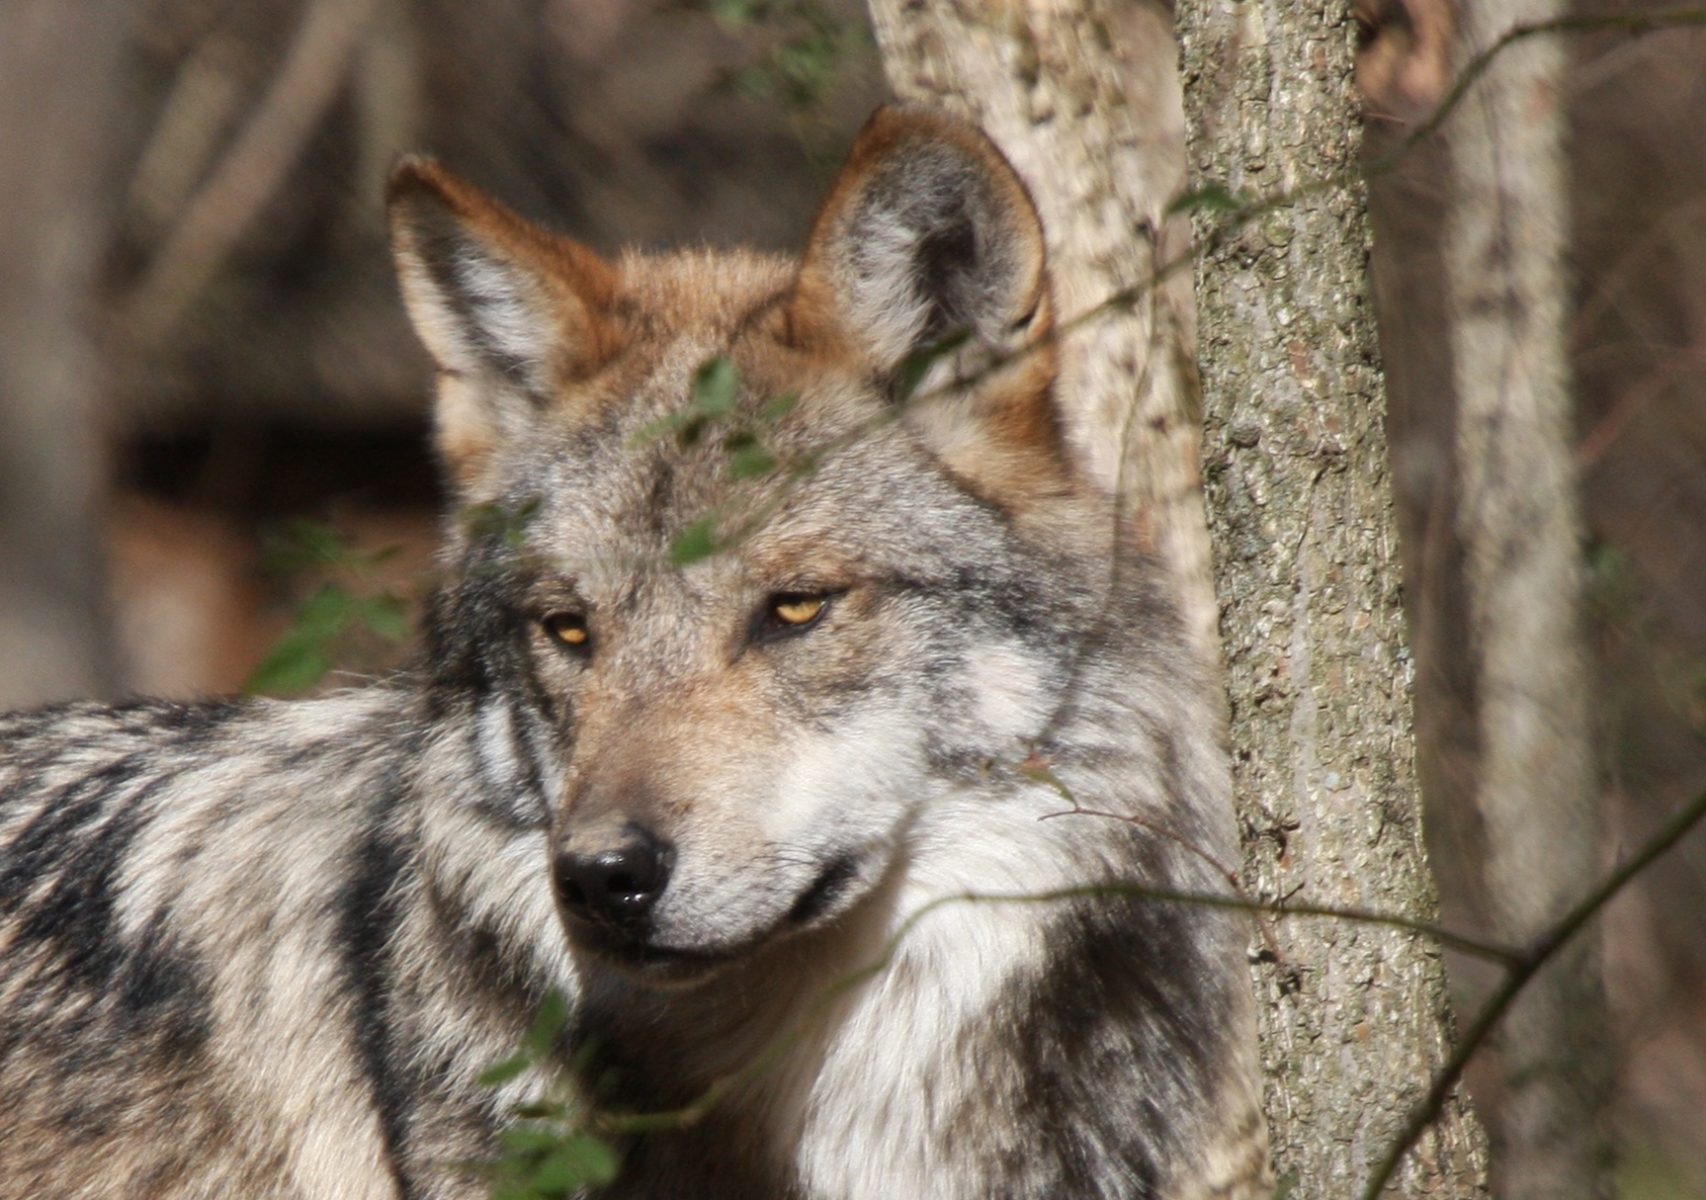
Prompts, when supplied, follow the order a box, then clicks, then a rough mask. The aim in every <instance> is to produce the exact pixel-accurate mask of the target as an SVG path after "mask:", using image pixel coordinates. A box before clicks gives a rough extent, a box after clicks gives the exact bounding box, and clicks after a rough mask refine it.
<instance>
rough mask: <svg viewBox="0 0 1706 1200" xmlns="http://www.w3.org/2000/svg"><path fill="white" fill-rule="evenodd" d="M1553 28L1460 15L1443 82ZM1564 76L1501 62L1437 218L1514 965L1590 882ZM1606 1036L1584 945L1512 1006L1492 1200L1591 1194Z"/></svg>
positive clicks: (1595, 967) (1552, 56)
mask: <svg viewBox="0 0 1706 1200" xmlns="http://www.w3.org/2000/svg"><path fill="white" fill-rule="evenodd" d="M1563 15H1564V6H1563V5H1562V4H1561V3H1559V2H1558V0H1512V2H1509V3H1506V4H1502V5H1499V6H1497V9H1496V10H1495V8H1494V7H1492V6H1488V5H1469V6H1467V7H1466V8H1465V9H1464V12H1463V29H1462V45H1463V53H1462V55H1461V56H1460V68H1463V67H1467V66H1468V65H1469V62H1470V60H1471V58H1472V56H1473V55H1475V54H1477V53H1479V52H1480V51H1482V50H1485V49H1486V48H1487V47H1490V46H1492V45H1493V44H1494V42H1495V41H1496V40H1497V39H1498V37H1499V36H1500V35H1501V34H1503V33H1505V32H1506V31H1507V30H1508V29H1510V28H1511V27H1512V26H1513V25H1515V24H1518V23H1526V24H1536V23H1544V22H1549V21H1556V20H1557V19H1558V18H1560V17H1562V16H1563ZM1565 62H1566V53H1565V46H1564V44H1563V43H1562V42H1561V41H1560V40H1559V39H1557V38H1556V37H1534V38H1529V39H1527V40H1525V41H1523V42H1522V43H1520V44H1516V45H1512V46H1510V47H1508V48H1507V49H1506V50H1505V51H1503V52H1502V53H1500V55H1499V56H1498V58H1497V59H1496V60H1494V61H1492V62H1491V63H1490V64H1489V65H1488V69H1487V71H1486V74H1485V75H1484V77H1482V78H1481V79H1480V80H1479V81H1478V83H1477V85H1476V87H1475V90H1474V92H1473V93H1472V94H1470V95H1469V96H1468V98H1467V99H1466V101H1465V103H1464V105H1463V108H1462V111H1461V113H1460V114H1459V115H1458V117H1457V119H1456V121H1455V123H1454V124H1453V126H1452V129H1451V135H1450V145H1451V148H1452V159H1453V164H1454V166H1455V168H1456V180H1455V184H1456V187H1455V196H1456V204H1455V206H1454V210H1453V212H1454V218H1455V219H1454V220H1453V221H1452V222H1451V224H1450V233H1451V237H1450V240H1449V243H1448V249H1447V254H1448V259H1447V261H1448V263H1449V267H1450V287H1451V312H1452V326H1451V332H1452V351H1453V358H1454V361H1455V363H1456V368H1457V396H1458V415H1457V432H1458V475H1459V478H1460V479H1461V480H1462V491H1461V498H1460V500H1459V502H1458V509H1457V519H1458V526H1459V529H1460V530H1461V537H1462V541H1463V545H1464V548H1465V550H1466V552H1467V558H1468V564H1467V565H1468V570H1467V582H1468V592H1469V612H1470V635H1471V639H1472V646H1473V650H1472V654H1473V658H1474V663H1475V668H1476V676H1477V679H1478V684H1479V688H1478V693H1479V694H1478V708H1479V714H1480V722H1479V731H1480V757H1479V779H1478V780H1477V788H1476V806H1477V808H1478V809H1479V811H1480V814H1481V820H1482V823H1483V827H1484V829H1485V836H1486V843H1487V854H1486V859H1485V862H1484V864H1483V867H1482V870H1483V873H1484V877H1485V880H1486V883H1485V890H1486V894H1487V897H1488V899H1489V901H1490V905H1491V908H1492V910H1493V916H1494V919H1495V923H1496V928H1497V929H1498V931H1499V933H1500V934H1501V935H1502V936H1503V938H1504V940H1505V941H1506V942H1508V943H1509V944H1511V945H1527V944H1529V943H1531V942H1533V941H1535V940H1536V939H1538V938H1540V937H1541V936H1543V935H1544V933H1545V931H1546V930H1547V929H1548V928H1549V927H1550V926H1551V925H1552V924H1553V923H1554V922H1556V921H1557V920H1558V919H1559V918H1560V917H1561V916H1562V915H1563V914H1564V913H1565V911H1566V910H1567V909H1568V908H1569V907H1570V906H1571V905H1572V904H1573V903H1574V902H1575V901H1577V900H1578V899H1579V898H1580V897H1581V896H1582V895H1583V894H1584V893H1585V892H1586V890H1587V888H1588V886H1589V884H1590V882H1591V881H1592V880H1593V879H1594V878H1595V876H1596V875H1598V874H1599V871H1600V860H1599V846H1598V843H1597V837H1596V832H1597V829H1598V824H1599V822H1598V789H1597V785H1596V780H1595V771H1594V751H1593V745H1594V737H1593V728H1592V722H1591V720H1590V717H1589V709H1588V706H1589V697H1590V696H1591V695H1592V694H1593V693H1594V690H1595V689H1594V688H1593V686H1592V683H1591V680H1590V674H1589V668H1588V659H1587V653H1586V647H1585V645H1584V643H1583V637H1582V624H1581V618H1582V601H1583V583H1584V580H1585V577H1586V572H1585V569H1584V565H1585V560H1584V556H1583V553H1582V536H1581V526H1580V517H1579V515H1578V507H1577V502H1576V470H1575V464H1574V462H1573V461H1572V454H1571V447H1570V425H1571V404H1570V400H1571V378H1570V366H1569V358H1568V353H1567V349H1566V337H1565V333H1566V320H1565V312H1566V298H1567V296H1568V292H1569V287H1568V283H1567V280H1566V278H1565V274H1564V257H1565V252H1566V244H1567V238H1568V234H1569V213H1568V192H1567V189H1566V187H1565V180H1564V171H1565V166H1564V105H1563V97H1564V70H1565ZM1605 1028H1606V1021H1605V996H1604V992H1603V989H1602V987H1601V982H1600V976H1599V938H1598V935H1597V931H1595V930H1589V931H1586V932H1583V933H1581V934H1578V935H1577V936H1576V937H1575V938H1574V939H1573V940H1572V942H1571V944H1570V945H1568V946H1566V947H1565V948H1564V949H1563V950H1562V951H1560V952H1559V954H1558V956H1557V957H1556V958H1555V959H1554V961H1552V962H1551V963H1550V964H1548V965H1547V966H1546V968H1545V969H1544V970H1543V971H1542V972H1541V973H1540V974H1539V975H1538V976H1537V977H1536V978H1535V980H1534V981H1533V982H1532V983H1531V984H1530V985H1529V986H1528V988H1527V991H1526V992H1525V993H1524V994H1523V995H1522V996H1521V997H1520V998H1519V999H1518V1000H1517V1001H1516V1003H1515V1005H1514V1006H1513V1007H1512V1009H1511V1011H1510V1014H1509V1015H1508V1016H1507V1017H1506V1018H1505V1025H1504V1028H1503V1030H1502V1031H1501V1033H1500V1036H1499V1039H1498V1047H1499V1050H1498V1054H1499V1060H1500V1066H1499V1076H1500V1078H1501V1080H1502V1081H1503V1085H1504V1097H1503V1103H1502V1105H1501V1106H1500V1109H1499V1119H1498V1120H1497V1121H1496V1122H1495V1124H1494V1126H1493V1132H1494V1147H1495V1150H1496V1153H1495V1155H1494V1160H1493V1161H1494V1166H1495V1168H1496V1170H1495V1176H1496V1178H1497V1179H1498V1181H1499V1194H1500V1195H1501V1196H1509V1197H1512V1198H1513V1200H1517V1198H1529V1197H1532V1198H1533V1200H1540V1198H1541V1197H1545V1198H1547V1200H1574V1198H1577V1197H1580V1198H1584V1200H1587V1198H1593V1197H1599V1196H1604V1195H1608V1194H1609V1176H1608V1172H1607V1167H1608V1165H1609V1159H1610V1156H1609V1152H1608V1147H1607V1143H1606V1136H1605V1133H1606V1131H1605V1119H1606V1098H1607V1097H1606V1089H1607V1086H1608V1082H1609V1071H1608V1069H1607V1064H1606V1055H1607V1054H1608V1052H1609V1047H1608V1042H1607V1039H1606V1038H1605Z"/></svg>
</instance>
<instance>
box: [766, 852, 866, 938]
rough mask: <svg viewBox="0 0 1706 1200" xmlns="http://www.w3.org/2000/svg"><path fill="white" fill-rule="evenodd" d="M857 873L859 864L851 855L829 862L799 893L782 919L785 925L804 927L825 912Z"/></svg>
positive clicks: (844, 855)
mask: <svg viewBox="0 0 1706 1200" xmlns="http://www.w3.org/2000/svg"><path fill="white" fill-rule="evenodd" d="M858 873H859V864H858V863H857V862H856V861H855V860H854V858H853V856H852V855H851V854H843V855H841V856H840V857H839V858H836V859H833V860H831V862H830V864H829V865H828V866H827V867H825V868H824V869H823V871H822V872H821V873H820V874H819V875H818V877H817V880H816V882H814V883H813V884H812V885H811V887H809V888H807V889H806V890H805V891H804V892H803V893H801V895H800V898H799V899H798V900H796V901H794V907H793V908H790V909H789V910H788V915H787V916H786V917H784V918H783V923H784V924H787V925H804V924H806V923H808V922H810V921H813V920H815V919H816V918H818V917H820V916H822V915H823V914H824V913H825V912H827V911H828V910H829V909H830V907H831V906H832V905H834V903H835V902H836V900H837V899H839V898H840V896H841V893H842V892H844V891H846V890H847V885H848V884H850V883H852V882H853V879H854V877H855V876H856V875H858Z"/></svg>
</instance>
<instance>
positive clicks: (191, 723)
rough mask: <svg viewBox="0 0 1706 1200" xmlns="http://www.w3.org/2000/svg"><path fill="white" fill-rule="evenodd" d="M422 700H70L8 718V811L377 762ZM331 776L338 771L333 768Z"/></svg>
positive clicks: (384, 688) (0, 739) (380, 695)
mask: <svg viewBox="0 0 1706 1200" xmlns="http://www.w3.org/2000/svg"><path fill="white" fill-rule="evenodd" d="M414 704H415V701H414V696H413V694H412V693H411V692H410V691H409V690H408V689H407V688H405V687H400V686H396V685H380V686H374V687H369V688H363V689H360V690H355V691H348V692H341V693H336V694H334V695H330V696H326V697H322V698H316V699H312V700H294V701H278V700H267V699H261V698H257V697H225V698H213V699H198V700H161V699H138V700H127V701H122V702H119V703H114V704H103V703H96V702H91V701H72V702H66V703H60V704H53V705H49V706H46V707H42V708H36V709H31V710H25V711H20V712H12V713H3V714H0V812H4V811H5V810H7V809H12V810H14V811H15V810H16V807H17V806H18V805H19V804H23V805H25V806H29V802H30V800H31V799H32V798H35V799H38V800H39V799H40V798H42V797H44V796H46V797H52V796H54V795H60V794H64V793H68V792H70V791H79V792H87V791H89V790H90V789H91V788H95V789H99V790H102V791H110V790H112V789H114V788H121V789H122V788H124V787H126V786H131V787H134V786H138V785H151V786H153V787H155V788H159V787H162V786H166V787H169V786H170V785H171V783H172V781H173V780H174V779H175V778H177V777H179V776H182V775H185V774H200V775H204V776H207V777H208V779H207V782H209V783H211V782H212V781H213V780H215V779H229V780H231V781H233V782H235V781H237V780H239V779H242V778H244V777H245V776H246V777H247V782H248V783H249V784H251V785H253V784H254V782H255V781H256V780H258V779H262V778H267V777H271V778H280V777H288V776H290V775H292V774H295V773H296V772H297V771H298V770H300V769H301V768H304V767H307V766H309V765H310V764H313V763H320V764H321V766H319V767H318V768H316V769H318V770H325V769H327V768H326V764H335V763H336V762H337V761H338V760H340V759H342V760H345V761H346V764H347V765H349V766H354V765H355V764H356V763H358V762H360V761H362V760H364V759H366V760H372V759H373V758H374V757H375V756H376V755H378V754H380V753H381V752H382V751H384V750H386V749H390V748H401V747H403V746H405V745H406V743H407V742H408V740H409V735H410V731H411V730H412V729H413V728H414V727H415V722H414V718H413V710H414ZM332 769H336V768H335V766H334V767H333V768H332Z"/></svg>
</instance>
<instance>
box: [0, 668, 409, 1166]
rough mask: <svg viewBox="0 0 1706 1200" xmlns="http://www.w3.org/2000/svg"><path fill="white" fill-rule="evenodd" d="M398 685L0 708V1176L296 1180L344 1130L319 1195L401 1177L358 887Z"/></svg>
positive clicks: (366, 889) (400, 743)
mask: <svg viewBox="0 0 1706 1200" xmlns="http://www.w3.org/2000/svg"><path fill="white" fill-rule="evenodd" d="M403 702H404V698H403V696H402V695H401V694H400V693H398V692H396V691H393V690H390V689H384V688H380V689H372V690H370V691H367V692H364V693H360V694H358V695H350V696H343V697H337V698H333V699H329V700H324V701H315V702H310V703H300V704H291V705H280V704H273V703H267V702H259V701H246V702H224V703H201V704H176V703H166V702H146V703H137V704H131V705H125V706H121V707H115V708H105V707H99V706H95V705H72V706H64V707H59V708H54V709H47V710H43V711H40V712H35V713H25V714H18V715H13V716H8V717H5V718H0V1096H4V1097H5V1103H4V1105H3V1107H0V1196H3V1197H7V1198H11V1197H17V1198H19V1200H22V1198H24V1197H44V1196H114V1195H137V1196H143V1195H146V1196H151V1197H154V1196H180V1195H181V1196H213V1195H253V1196H260V1195H279V1196H285V1195H293V1194H296V1189H295V1188H294V1187H293V1186H292V1184H291V1183H290V1182H289V1181H290V1180H292V1179H297V1180H303V1179H309V1180H312V1179H313V1178H314V1177H315V1176H316V1175H317V1174H318V1173H319V1172H317V1171H316V1169H315V1163H314V1161H313V1160H314V1157H315V1155H316V1154H318V1153H327V1152H332V1151H336V1152H338V1153H340V1154H342V1155H344V1156H345V1157H344V1159H343V1161H341V1162H338V1163H335V1164H334V1163H332V1162H326V1163H324V1164H322V1166H321V1168H320V1169H321V1170H322V1171H324V1172H325V1174H324V1176H323V1178H324V1180H325V1181H326V1187H325V1188H324V1190H321V1191H319V1192H318V1193H317V1194H318V1195H323V1196H349V1197H356V1196H369V1195H390V1194H394V1193H393V1192H392V1190H391V1187H390V1180H389V1179H388V1178H387V1168H386V1167H385V1165H384V1164H385V1162H386V1159H387V1155H386V1153H385V1146H384V1131H383V1130H382V1129H381V1128H379V1125H378V1123H377V1122H376V1120H375V1118H374V1116H373V1112H374V1106H373V1103H372V1098H371V1097H372V1085H373V1080H372V1078H371V1076H372V1072H371V1071H370V1070H366V1069H364V1068H363V1063H362V1059H361V1056H360V1054H359V1052H358V1050H359V1028H358V1026H359V1019H360V1017H361V1015H362V1010H363V997H364V996H365V995H366V994H367V992H368V990H369V989H370V987H371V985H372V983H373V981H372V980H370V979H364V978H362V977H361V971H362V968H363V966H364V965H365V964H364V963H363V961H362V954H363V951H364V944H363V941H362V938H361V936H360V934H359V931H360V930H362V929H363V928H365V923H364V921H365V915H364V914H363V913H361V912H359V911H356V910H355V908H354V907H353V906H356V905H360V904H363V903H371V902H373V901H374V900H375V896H374V892H375V891H376V889H375V887H374V886H373V883H372V881H371V880H370V879H368V878H367V875H368V874H370V873H371V870H372V865H373V864H372V861H371V856H370V855H364V853H363V848H364V847H365V846H368V845H370V844H371V843H372V841H373V838H374V836H375V831H376V830H379V829H380V828H382V827H383V826H384V824H385V823H386V822H387V821H388V819H389V817H388V810H389V809H390V808H391V807H392V806H394V805H395V803H396V801H397V797H398V795H399V791H400V789H401V788H402V787H404V786H405V784H404V772H405V768H406V764H407V745H408V739H407V737H406V736H405V734H404V730H406V728H407V726H406V722H404V721H403V720H402V719H401V716H400V707H401V705H402V704H403ZM329 1085H330V1086H329ZM363 1163H366V1164H373V1166H374V1168H375V1170H374V1171H364V1170H362V1169H361V1167H360V1164H363ZM333 1166H336V1168H337V1170H336V1171H335V1172H333V1171H332V1170H331V1168H332V1167H333Z"/></svg>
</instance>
